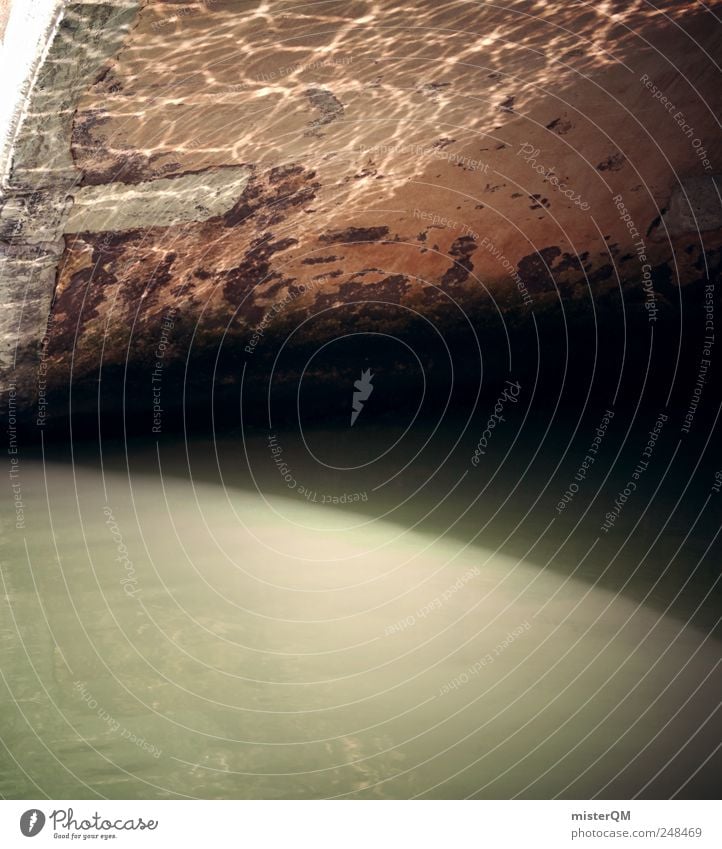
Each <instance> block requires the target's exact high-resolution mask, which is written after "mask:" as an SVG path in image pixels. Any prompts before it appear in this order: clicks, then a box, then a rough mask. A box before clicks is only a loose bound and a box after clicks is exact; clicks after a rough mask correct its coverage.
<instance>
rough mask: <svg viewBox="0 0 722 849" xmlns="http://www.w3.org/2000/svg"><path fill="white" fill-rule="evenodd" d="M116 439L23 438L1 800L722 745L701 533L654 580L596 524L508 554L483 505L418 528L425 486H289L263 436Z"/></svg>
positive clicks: (525, 531)
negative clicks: (568, 541)
mask: <svg viewBox="0 0 722 849" xmlns="http://www.w3.org/2000/svg"><path fill="white" fill-rule="evenodd" d="M316 436H317V437H318V440H317V441H318V444H323V443H324V442H325V443H326V444H328V443H329V442H330V441H332V437H331V435H330V434H325V435H323V434H316ZM387 436H388V434H385V433H384V432H383V431H382V432H380V436H379V438H384V439H385V438H386V437H387ZM322 437H323V438H322ZM278 440H279V442H280V443H281V444H283V445H284V450H285V451H286V452H288V454H287V456H288V457H289V458H293V456H294V455H293V445H292V442H291V438H290V437H285V436H283V435H280V436H278ZM128 456H129V457H130V461H129V465H128V466H127V467H126V455H125V453H124V452H123V451H116V450H114V449H113V450H109V451H106V454H105V455H104V465H103V468H102V469H101V466H100V464H99V462H98V461H97V459H96V458H93V457H91V456H90V455H87V456H83V457H77V458H76V460H77V461H78V462H76V463H75V464H74V465H73V464H71V463H68V462H58V461H57V460H48V461H47V463H46V464H45V466H43V465H42V463H40V462H36V461H30V460H28V461H23V462H22V466H21V482H22V498H23V510H24V514H23V520H24V524H25V527H24V528H21V529H18V528H15V527H13V526H12V525H8V526H6V528H5V536H6V546H5V556H4V559H3V563H2V581H3V593H4V602H3V605H2V632H1V642H0V658H1V661H2V666H1V669H2V690H3V704H4V707H3V710H2V714H1V715H0V736H1V737H2V739H3V741H4V743H5V745H6V746H7V750H4V751H3V752H2V754H0V762H2V768H0V792H1V793H2V794H3V795H4V796H6V797H33V798H35V797H42V796H44V795H48V796H51V797H54V798H76V797H90V798H93V797H98V796H100V797H109V798H117V797H121V798H122V797H126V798H127V797H131V798H132V797H138V798H144V797H151V798H152V797H177V796H180V797H182V796H189V797H211V798H221V797H243V798H245V797H253V798H255V797H272V798H274V797H304V798H310V797H337V796H354V797H382V798H394V797H412V796H417V795H419V796H433V797H465V796H480V797H509V796H516V795H519V796H528V797H533V796H539V797H548V796H554V795H557V794H559V795H562V796H566V797H571V798H583V797H588V796H593V795H595V794H600V795H602V796H607V797H610V798H624V797H627V796H631V795H634V794H637V793H640V794H642V795H656V796H660V795H662V796H664V795H668V794H671V793H674V792H675V791H676V790H678V789H679V788H680V785H681V784H682V782H683V781H686V778H687V777H689V776H692V775H693V773H694V772H695V770H696V769H697V767H698V766H699V765H700V764H702V763H704V762H705V759H706V758H707V757H708V755H709V754H710V752H711V751H712V749H713V748H714V745H713V743H714V739H715V737H716V736H717V733H718V732H717V731H716V730H715V719H714V710H715V705H716V704H718V694H719V684H720V678H719V673H718V663H719V643H718V642H716V641H715V640H713V639H712V638H710V637H709V636H708V622H705V621H703V620H700V619H696V620H695V621H694V623H693V624H690V625H688V624H686V622H687V620H688V619H689V616H690V614H691V613H692V612H693V611H694V609H695V608H696V607H697V606H698V601H699V598H694V599H692V600H691V601H688V602H684V601H681V600H680V598H679V590H680V588H681V587H682V586H683V584H684V581H685V579H686V578H688V577H689V575H690V573H691V572H692V571H693V568H692V566H693V561H692V558H693V553H689V555H687V556H683V557H682V559H681V560H678V561H676V562H675V563H674V564H673V565H672V566H671V567H670V568H671V572H670V573H669V574H667V576H666V578H665V580H664V581H662V582H661V583H656V584H655V582H654V580H653V577H654V576H650V575H651V573H650V571H649V569H647V570H646V571H643V572H642V573H638V572H637V566H638V565H639V561H638V560H635V558H636V557H637V554H636V551H635V549H634V547H633V546H630V547H628V548H622V551H621V555H619V557H621V563H620V562H616V563H615V565H613V566H612V565H611V564H610V565H609V567H608V568H609V569H610V570H611V571H609V572H608V573H607V577H609V575H612V580H611V583H610V582H608V581H605V580H604V579H603V575H602V573H603V572H604V569H603V565H602V564H603V563H604V564H605V563H606V560H604V559H603V557H602V555H601V547H603V545H604V543H601V544H600V546H598V547H596V548H595V546H591V549H590V545H589V543H590V541H591V536H590V535H589V534H586V532H585V534H586V535H585V534H582V535H581V537H580V538H579V539H578V540H577V542H576V543H575V546H576V547H573V550H572V552H571V554H570V553H569V552H566V554H563V553H562V551H561V549H560V547H559V545H558V543H559V539H560V538H559V537H555V538H552V539H547V538H546V537H544V535H543V534H541V533H540V532H539V530H538V529H536V528H534V529H532V528H528V527H527V526H523V527H520V528H519V529H518V531H517V535H516V537H515V540H516V544H517V545H518V546H520V549H519V551H520V552H521V554H520V553H518V552H513V553H512V552H510V550H509V549H508V547H505V546H500V545H499V540H500V539H501V538H503V534H501V535H500V534H499V533H498V532H497V531H498V529H497V530H493V529H492V528H491V526H489V528H488V529H487V530H486V531H485V532H484V533H482V534H481V535H479V536H478V537H477V538H476V540H474V541H473V542H472V543H471V544H469V541H470V540H471V537H472V536H473V534H471V533H466V532H465V531H464V530H463V527H464V526H463V523H462V525H461V528H462V530H460V529H459V528H458V527H457V528H451V524H452V523H451V522H449V521H448V520H447V517H445V516H442V517H441V518H439V517H438V516H437V517H435V518H434V517H429V518H427V519H426V520H425V521H424V522H422V523H421V524H417V525H416V527H413V526H414V525H415V524H416V519H417V518H418V516H420V515H423V514H424V513H425V512H427V510H428V504H427V505H425V506H424V505H421V506H419V507H418V510H417V512H416V513H414V510H415V509H416V508H413V507H412V506H407V507H405V508H404V509H401V510H394V509H393V508H394V506H398V505H399V504H400V503H401V502H402V501H403V498H401V497H400V495H402V493H401V492H400V491H399V490H398V489H397V490H395V491H394V493H393V495H392V496H389V495H388V491H387V493H386V495H385V496H383V497H382V495H381V494H380V493H374V492H373V490H372V488H370V487H369V488H368V489H367V490H366V491H365V492H366V496H367V498H366V500H365V501H364V500H362V499H361V498H359V500H358V501H356V502H353V503H351V504H346V505H328V504H323V503H321V500H322V496H323V494H324V492H325V491H326V490H328V491H329V492H331V491H333V492H335V493H336V495H337V496H339V493H340V490H339V489H338V488H336V489H333V486H332V485H331V482H330V481H329V479H328V478H327V479H325V481H324V479H322V478H319V477H318V476H316V477H315V478H314V477H313V471H312V469H311V466H310V464H307V465H306V466H302V465H299V463H298V462H295V470H294V474H296V475H297V476H298V477H299V479H301V478H303V479H304V480H307V481H308V484H309V489H308V493H309V494H308V495H306V496H299V495H298V493H295V494H294V493H290V491H289V490H288V488H287V487H286V485H285V483H284V482H283V480H282V478H281V477H280V476H278V473H277V469H276V467H275V466H274V465H273V464H272V463H270V462H269V454H268V446H267V440H266V439H265V437H264V438H261V437H259V438H258V439H256V438H249V439H248V440H247V445H246V448H245V450H244V447H243V445H242V443H241V442H240V440H226V441H224V442H223V443H221V444H220V445H219V446H218V456H220V457H221V464H222V468H223V470H224V481H225V486H224V485H222V484H221V482H220V480H219V476H218V472H217V469H216V468H215V452H214V451H213V449H212V447H211V445H210V444H205V443H202V444H200V443H199V444H194V445H191V446H190V449H189V456H190V457H191V458H192V460H191V468H192V475H191V474H189V473H188V462H187V456H186V447H185V446H184V445H183V444H182V443H181V442H178V443H175V444H173V443H168V442H167V443H164V444H163V448H162V450H160V451H159V452H158V453H157V452H156V447H155V446H154V445H151V444H148V445H141V446H132V450H131V453H130V455H128ZM246 458H249V459H250V466H251V468H253V469H255V479H256V483H257V484H258V486H259V487H260V488H259V489H255V488H254V486H253V481H252V480H251V478H250V477H249V473H248V471H247V461H246ZM290 462H291V460H290V459H289V463H290ZM128 468H129V469H130V474H129V473H128ZM506 468H507V471H506V472H505V483H506V484H509V483H510V482H511V477H510V476H511V472H510V471H508V466H507V467H506ZM159 469H161V470H162V474H160V473H159ZM264 469H265V472H264ZM428 471H429V469H428V468H427V469H426V472H427V473H428ZM565 471H566V470H565ZM414 474H415V475H418V474H420V469H419V467H418V465H417V466H415V472H414ZM482 474H483V472H482ZM277 477H278V480H276V478H277ZM412 477H413V476H412ZM466 480H467V482H468V477H467V479H466ZM443 487H444V484H443V481H442V482H439V490H438V491H437V492H436V496H437V501H439V500H441V498H440V496H439V493H440V491H441V489H443ZM474 487H475V488H476V491H477V493H478V480H477V482H476V483H475V484H474ZM284 489H285V491H284ZM411 489H413V487H410V488H409V491H410V490H411ZM357 491H359V492H360V491H362V490H357ZM470 491H471V490H464V488H463V487H461V488H460V489H457V490H456V491H455V492H454V493H453V494H452V495H451V496H450V497H448V498H446V499H445V502H444V503H445V506H446V508H448V510H449V515H452V514H455V515H456V517H457V518H458V517H459V516H460V515H461V514H462V512H463V509H464V508H465V507H466V506H467V504H468V499H467V498H466V495H467V494H468V492H470ZM311 493H315V499H316V500H315V501H314V496H313V495H312V494H311ZM407 494H408V493H404V495H407ZM384 498H385V499H386V501H384ZM486 499H488V500H489V502H490V501H494V502H495V499H496V495H495V494H494V491H493V490H489V492H488V494H487V495H486V496H485V498H484V499H482V500H481V501H480V502H478V503H477V504H476V507H475V513H474V515H473V521H472V522H471V523H470V525H469V527H472V526H473V528H474V529H475V530H474V534H478V532H479V529H480V528H483V527H484V526H485V520H486V519H487V518H488V516H486V515H485V508H486V506H488V503H489V502H487V501H486ZM409 504H411V502H409ZM512 504H513V506H511V507H509V508H507V509H506V510H505V511H504V518H503V522H502V524H504V525H505V528H507V527H513V525H514V524H515V523H518V520H519V518H520V516H521V507H522V505H521V501H519V500H518V501H516V502H512ZM389 508H391V512H389ZM660 510H661V508H660ZM382 515H383V516H385V518H378V517H379V516H382ZM375 517H376V518H375ZM547 522H548V517H545V519H544V521H543V522H542V526H543V525H545V524H547ZM445 530H448V532H447V533H445V532H444V531H445ZM562 536H563V535H562ZM673 539H674V537H673V536H670V537H669V538H668V540H667V542H666V544H665V545H666V548H667V551H668V553H669V549H670V542H671V541H672V540H673ZM619 541H620V540H618V542H619ZM582 552H586V553H582ZM604 556H605V557H606V554H605V555H604ZM668 561H669V558H666V559H664V564H663V565H665V566H666V564H667V562H668ZM661 564H662V557H661V555H659V556H658V558H657V561H656V566H659V567H660V568H659V569H658V571H661ZM620 575H622V576H626V578H630V577H631V579H632V583H631V584H630V585H627V586H623V581H622V580H621V579H619V576H620ZM635 575H636V577H635ZM615 582H617V583H616V585H615ZM650 588H651V589H650ZM702 589H703V590H704V591H705V592H706V584H705V583H704V581H702ZM619 590H621V591H619ZM698 595H699V597H700V598H701V597H702V596H703V595H704V592H702V590H700V592H699V594H698ZM675 597H676V599H677V600H676V602H675ZM643 598H644V599H645V603H640V601H641V600H642V599H643ZM670 603H673V606H672V608H671V609H670V610H669V612H668V614H667V615H664V613H663V611H664V610H665V608H667V607H668V606H669V604H670ZM710 781H711V780H710V778H709V775H708V773H707V772H706V771H705V769H704V768H703V769H702V770H701V771H700V772H699V773H698V774H697V776H696V777H695V778H693V779H692V780H691V781H690V783H689V784H688V785H687V787H686V790H685V789H684V788H683V789H682V790H681V791H680V792H682V794H683V795H684V794H685V793H687V792H689V793H690V795H698V796H699V795H705V794H706V793H707V792H708V790H709V788H710V787H711V786H712V785H711V783H710Z"/></svg>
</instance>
